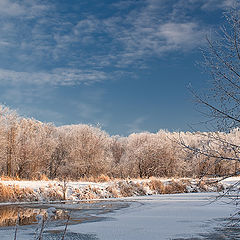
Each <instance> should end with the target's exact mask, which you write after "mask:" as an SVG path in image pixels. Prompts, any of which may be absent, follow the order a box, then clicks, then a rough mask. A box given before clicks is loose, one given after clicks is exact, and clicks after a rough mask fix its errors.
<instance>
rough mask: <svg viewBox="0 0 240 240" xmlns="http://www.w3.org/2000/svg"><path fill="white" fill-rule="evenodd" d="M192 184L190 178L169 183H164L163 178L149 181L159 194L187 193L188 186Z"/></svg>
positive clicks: (150, 185) (150, 186)
mask: <svg viewBox="0 0 240 240" xmlns="http://www.w3.org/2000/svg"><path fill="white" fill-rule="evenodd" d="M188 185H190V181H189V180H185V179H183V180H179V181H175V180H172V181H170V182H168V183H167V184H163V183H162V181H161V180H157V179H154V180H151V181H150V182H148V186H149V188H150V189H151V190H152V191H155V192H156V193H158V194H171V193H186V192H187V186H188Z"/></svg>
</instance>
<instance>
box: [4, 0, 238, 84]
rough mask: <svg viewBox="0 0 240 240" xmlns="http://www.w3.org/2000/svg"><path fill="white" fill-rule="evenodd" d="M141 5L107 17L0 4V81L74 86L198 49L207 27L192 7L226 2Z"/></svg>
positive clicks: (7, 0) (150, 0)
mask: <svg viewBox="0 0 240 240" xmlns="http://www.w3.org/2000/svg"><path fill="white" fill-rule="evenodd" d="M217 2H218V4H217V3H216V0H208V1H203V0H201V1H197V0H184V1H183V0H180V1H167V0H140V1H132V0H126V1H119V2H116V3H114V4H112V5H109V6H106V7H109V8H110V9H111V13H112V14H111V15H104V16H102V15H99V14H98V13H97V12H96V13H95V14H93V13H92V12H91V13H88V12H85V13H84V14H82V15H77V14H75V13H71V14H69V15H68V14H65V15H64V14H62V13H61V5H60V4H58V3H57V2H52V3H51V4H50V3H49V2H47V1H37V0H36V1H30V0H22V1H20V0H1V1H0V31H1V35H0V62H1V65H0V82H1V83H4V84H7V83H9V82H10V83H25V84H27V83H28V84H53V85H74V84H79V83H85V84H86V83H89V84H90V83H94V82H99V81H104V80H107V79H111V78H112V77H113V76H116V75H117V74H116V73H118V72H119V71H122V72H124V71H126V72H127V74H128V69H129V68H142V67H147V65H148V61H149V60H150V59H152V58H153V57H154V58H160V57H162V56H163V55H166V54H168V53H169V52H174V51H177V52H181V51H191V50H193V49H195V48H196V47H198V46H200V45H201V44H202V39H204V34H205V32H206V31H207V26H205V25H204V23H203V22H200V21H198V20H197V19H195V18H191V17H189V14H187V13H188V12H189V11H190V10H191V9H194V8H195V9H196V8H199V9H204V10H206V9H211V8H212V7H213V6H214V5H215V6H217V7H221V8H223V7H228V6H231V5H232V4H233V2H234V1H233V0H219V1H217Z"/></svg>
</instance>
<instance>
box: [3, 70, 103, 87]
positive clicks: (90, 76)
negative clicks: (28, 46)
mask: <svg viewBox="0 0 240 240" xmlns="http://www.w3.org/2000/svg"><path fill="white" fill-rule="evenodd" d="M105 79H106V74H105V73H104V72H100V71H83V70H78V69H54V70H53V71H51V72H32V73H31V72H17V71H13V70H6V69H0V84H6V83H11V84H24V83H27V84H38V85H42V84H51V85H75V84H80V83H85V84H89V83H94V82H100V81H103V80H105Z"/></svg>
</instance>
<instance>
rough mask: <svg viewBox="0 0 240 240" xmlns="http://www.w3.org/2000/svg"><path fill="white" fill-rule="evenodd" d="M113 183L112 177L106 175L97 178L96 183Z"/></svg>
mask: <svg viewBox="0 0 240 240" xmlns="http://www.w3.org/2000/svg"><path fill="white" fill-rule="evenodd" d="M109 181H111V179H110V177H109V176H107V175H104V174H101V175H100V176H98V177H96V178H95V182H109Z"/></svg>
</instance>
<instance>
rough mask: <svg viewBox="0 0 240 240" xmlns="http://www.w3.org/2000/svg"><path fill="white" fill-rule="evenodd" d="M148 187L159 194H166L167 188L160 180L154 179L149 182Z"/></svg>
mask: <svg viewBox="0 0 240 240" xmlns="http://www.w3.org/2000/svg"><path fill="white" fill-rule="evenodd" d="M148 186H149V188H150V189H151V190H152V191H156V192H157V193H159V194H164V192H165V186H164V185H163V183H162V182H161V181H160V180H157V179H153V180H151V181H150V182H148Z"/></svg>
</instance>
